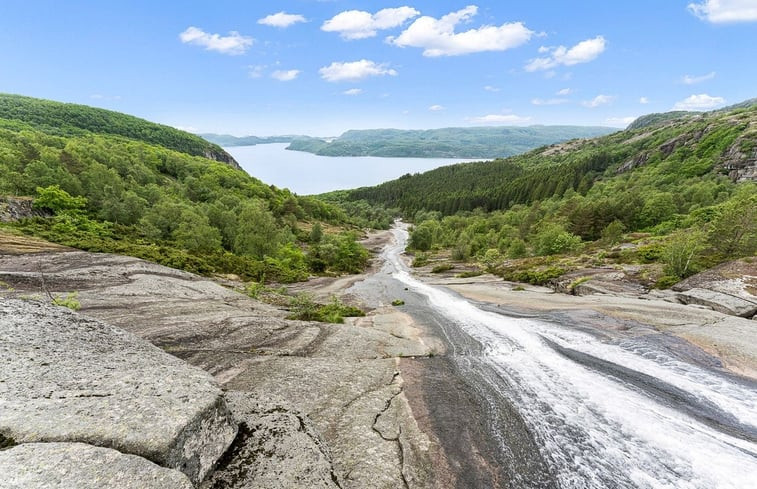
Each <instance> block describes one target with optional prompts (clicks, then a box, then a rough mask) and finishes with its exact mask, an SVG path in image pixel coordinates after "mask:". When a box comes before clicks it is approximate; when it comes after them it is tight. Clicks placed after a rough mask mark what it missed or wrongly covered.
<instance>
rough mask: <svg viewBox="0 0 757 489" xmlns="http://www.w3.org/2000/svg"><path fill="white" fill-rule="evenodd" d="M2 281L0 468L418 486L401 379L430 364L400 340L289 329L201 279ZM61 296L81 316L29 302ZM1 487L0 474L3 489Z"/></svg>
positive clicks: (422, 478)
mask: <svg viewBox="0 0 757 489" xmlns="http://www.w3.org/2000/svg"><path fill="white" fill-rule="evenodd" d="M0 281H2V282H4V283H6V284H7V285H8V286H9V287H11V288H12V289H13V290H6V291H5V292H4V293H3V295H4V296H5V298H0V304H1V305H2V307H1V308H0V337H2V338H0V340H1V341H0V345H2V347H0V356H2V358H0V447H2V446H3V445H11V446H12V447H11V448H10V449H6V450H2V448H0V450H2V451H0V464H3V463H4V464H5V465H4V466H3V467H6V466H8V465H9V464H10V466H20V465H22V464H18V463H17V464H13V463H10V462H8V460H20V459H19V458H18V457H21V456H23V457H25V460H29V459H34V458H35V457H36V455H34V454H35V453H39V454H40V455H39V456H40V457H43V456H44V457H52V458H50V460H51V462H50V465H49V466H50V467H54V466H55V464H54V463H53V462H52V461H54V460H61V458H60V455H54V456H53V455H49V454H48V455H43V453H42V452H37V451H35V450H33V445H39V443H36V442H78V443H79V444H86V445H84V446H85V447H89V446H98V447H107V448H110V449H112V450H114V451H117V454H118V455H123V456H126V455H125V454H129V455H128V456H129V457H132V456H135V457H133V458H130V459H128V460H134V459H136V460H139V462H138V463H140V464H144V463H152V464H154V465H156V467H157V466H159V467H163V468H165V469H170V470H172V471H173V472H172V473H175V474H178V475H179V476H183V475H184V476H186V478H187V479H188V480H189V481H191V483H192V484H193V485H194V487H200V488H204V489H209V488H247V487H249V488H252V487H266V488H298V487H302V488H305V487H308V488H333V487H355V488H362V487H366V488H368V487H370V488H395V487H427V486H428V481H429V478H430V477H431V475H430V474H431V467H430V465H431V464H430V462H429V455H428V450H429V441H428V438H427V437H426V435H425V434H424V433H423V432H422V431H421V430H420V429H419V428H418V425H417V423H416V421H415V418H414V417H413V413H412V411H411V409H410V406H409V404H408V402H407V400H406V399H405V397H404V393H403V380H402V376H401V373H400V372H399V370H398V364H399V360H398V359H399V358H400V357H403V356H410V355H426V354H428V353H429V349H428V347H426V346H425V344H424V343H423V342H421V341H419V340H418V338H417V337H415V336H414V335H413V334H411V333H412V332H411V331H408V332H407V337H403V334H404V333H403V332H402V331H399V332H398V331H385V330H384V329H382V328H377V327H372V326H371V324H370V321H368V322H364V323H361V324H354V325H350V324H345V325H332V324H322V323H310V322H302V321H289V320H285V319H283V316H284V314H285V313H284V312H283V311H280V310H278V309H276V308H274V307H272V306H269V305H266V304H262V303H260V302H257V301H254V300H252V299H250V298H248V297H246V296H244V295H241V294H238V293H236V292H234V291H232V290H229V289H226V288H224V287H221V286H220V285H218V284H216V283H214V282H212V281H210V280H207V279H204V278H202V277H198V276H195V275H192V274H188V273H185V272H181V271H177V270H173V269H169V268H166V267H162V266H159V265H155V264H152V263H148V262H144V261H142V260H138V259H134V258H130V257H121V256H114V255H107V254H93V253H85V252H80V251H66V252H54V253H48V252H44V253H33V254H21V255H0ZM72 291H77V292H78V294H79V296H78V299H79V300H80V302H81V306H82V307H81V310H80V311H79V313H72V312H69V311H67V310H65V309H62V308H57V307H54V306H47V305H43V304H41V303H40V302H37V301H34V300H32V301H30V300H28V299H29V298H31V299H35V298H37V299H42V298H45V296H46V294H47V292H50V293H51V294H54V295H63V294H66V293H68V292H72ZM22 296H23V297H25V298H26V299H27V300H13V299H10V297H22ZM30 330H34V332H30ZM144 340H147V341H149V342H150V343H152V345H150V344H148V343H147V342H146V341H144ZM153 345H156V346H157V347H159V348H156V346H153ZM161 350H163V351H161ZM165 352H169V353H171V354H172V355H169V354H167V353H165ZM176 357H178V358H176ZM182 360H184V361H182ZM185 362H186V363H185ZM188 364H189V365H188ZM190 365H193V366H194V367H193V366H190ZM196 367H200V368H196ZM211 376H212V377H213V378H211ZM29 420H34V423H31V422H29ZM13 445H15V446H13ZM22 448H23V453H20V452H19V451H20V450H21V449H22ZM74 449H75V448H70V447H68V448H65V450H74ZM55 457H58V458H57V459H56V458H55ZM40 460H41V459H40ZM123 463H127V464H128V463H129V462H128V461H125V462H123ZM135 463H136V462H135ZM23 465H24V466H26V465H27V464H26V463H24V464H23ZM38 465H39V464H38ZM159 467H158V468H159ZM51 470H52V469H51ZM85 473H90V474H91V472H87V471H86V470H85ZM144 473H145V477H147V478H148V479H146V482H145V484H144V486H143V487H152V486H150V484H149V483H148V482H149V477H153V476H152V475H150V474H151V472H150V471H145V472H144ZM12 477H20V475H19V474H18V473H15V474H14V473H13V472H12V471H6V470H1V471H0V486H2V487H5V486H4V484H10V483H11V482H12V481H13V480H15V479H12ZM172 477H173V476H172ZM43 480H45V481H46V482H45V483H44V484H42V485H38V486H37V487H48V486H50V484H49V480H48V479H43ZM177 480H179V481H180V479H177ZM177 484H178V485H177ZM73 486H74V485H69V487H73ZM24 487H29V486H24ZM31 487H34V486H33V485H32V486H31ZM52 487H55V486H54V485H53V486H52ZM60 487H63V485H61V486H60ZM81 487H86V486H84V485H83V486H81ZM165 487H182V485H181V482H178V483H176V484H174V485H173V486H171V485H168V484H166V485H165Z"/></svg>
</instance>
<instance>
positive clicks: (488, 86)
mask: <svg viewBox="0 0 757 489" xmlns="http://www.w3.org/2000/svg"><path fill="white" fill-rule="evenodd" d="M484 90H486V91H487V92H499V91H500V88H498V87H493V86H491V85H486V86H485V87H484Z"/></svg>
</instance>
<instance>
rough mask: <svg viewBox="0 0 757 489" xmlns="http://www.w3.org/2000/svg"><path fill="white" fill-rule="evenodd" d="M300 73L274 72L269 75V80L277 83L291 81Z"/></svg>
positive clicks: (290, 71) (288, 71)
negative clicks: (272, 79) (274, 80)
mask: <svg viewBox="0 0 757 489" xmlns="http://www.w3.org/2000/svg"><path fill="white" fill-rule="evenodd" d="M300 73H301V71H300V70H276V71H274V72H273V73H271V78H275V79H277V80H279V81H292V80H294V79H295V78H297V75H299V74H300Z"/></svg>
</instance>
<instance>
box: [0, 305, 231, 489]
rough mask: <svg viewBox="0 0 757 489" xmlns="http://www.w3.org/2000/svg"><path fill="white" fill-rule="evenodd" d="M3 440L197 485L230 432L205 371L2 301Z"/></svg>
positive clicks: (51, 310)
mask: <svg viewBox="0 0 757 489" xmlns="http://www.w3.org/2000/svg"><path fill="white" fill-rule="evenodd" d="M0 379H2V382H0V433H2V434H3V436H4V437H6V438H11V439H13V440H14V441H15V443H19V444H21V443H31V442H56V441H69V442H83V443H87V444H90V445H97V446H103V447H109V448H113V449H115V450H118V451H120V452H123V453H130V454H135V455H139V456H141V457H144V458H146V459H149V460H151V461H153V462H155V463H157V464H158V465H161V466H164V467H168V468H174V469H177V470H180V471H181V472H184V473H185V474H186V475H187V476H189V478H190V479H191V480H192V481H194V482H199V481H201V480H202V479H203V478H204V477H205V476H206V475H207V473H208V472H209V471H210V470H211V469H212V467H213V465H214V464H215V463H216V461H217V460H218V458H219V457H220V456H221V455H222V454H223V453H224V452H225V450H226V448H227V447H228V446H229V444H230V443H231V442H232V440H233V439H234V436H235V434H236V425H234V424H233V422H232V420H231V418H230V414H229V412H228V410H227V408H226V406H225V403H224V401H223V397H222V393H221V391H220V390H219V389H218V387H217V386H216V385H215V383H214V382H213V380H212V379H211V378H210V376H208V375H207V373H205V372H203V371H202V370H200V369H197V368H194V367H191V366H189V365H186V364H185V363H184V362H182V361H181V360H179V359H177V358H175V357H172V356H171V355H167V354H166V353H164V352H163V351H161V350H160V349H158V348H156V347H154V346H153V345H150V344H149V343H147V342H146V341H144V340H141V339H140V338H138V337H136V336H134V335H132V334H130V333H127V332H126V331H123V330H121V329H118V328H116V327H114V326H110V325H108V324H105V323H103V322H100V321H97V320H93V319H89V318H86V317H83V316H81V315H78V314H75V313H73V312H71V311H69V310H67V309H65V308H61V307H56V306H52V305H47V304H42V303H39V302H33V301H24V300H12V299H5V300H3V302H2V303H0Z"/></svg>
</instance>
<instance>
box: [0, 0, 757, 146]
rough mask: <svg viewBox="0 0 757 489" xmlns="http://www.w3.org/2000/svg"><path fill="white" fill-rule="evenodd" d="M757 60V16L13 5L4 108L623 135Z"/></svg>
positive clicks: (741, 76)
mask: <svg viewBox="0 0 757 489" xmlns="http://www.w3.org/2000/svg"><path fill="white" fill-rule="evenodd" d="M469 2H470V3H469ZM756 59H757V0H630V1H628V0H574V1H564V0H528V1H520V0H487V1H473V0H468V1H465V0H461V1H450V0H398V1H395V2H391V1H388V0H387V1H385V0H381V1H371V2H369V1H353V0H280V1H277V2H263V1H255V0H240V1H230V0H228V1H226V0H214V1H210V0H208V1H195V0H183V1H178V0H176V1H154V0H151V1H143V0H128V1H126V0H109V1H101V0H90V1H83V0H66V1H59V0H54V1H53V0H47V1H45V0H2V2H0V92H4V93H16V94H22V95H29V96H33V97H41V98H46V99H52V100H59V101H63V102H74V103H80V104H86V105H92V106H97V107H103V108H107V109H112V110H117V111H119V112H125V113H128V114H133V115H136V116H139V117H143V118H146V119H148V120H151V121H155V122H160V123H163V124H169V125H172V126H175V127H179V128H181V129H185V130H189V131H192V132H215V133H225V134H234V135H238V136H241V135H257V136H270V135H280V134H307V135H313V136H336V135H339V134H341V133H342V132H344V131H346V130H349V129H369V128H386V127H393V128H400V129H425V128H437V127H467V126H476V125H519V126H527V125H534V124H545V125H551V124H576V125H605V126H607V125H609V126H615V127H624V126H625V125H626V124H628V123H629V122H630V121H631V120H633V119H634V118H635V117H637V116H639V115H643V114H647V113H651V112H664V111H668V110H674V109H675V110H678V109H681V110H711V109H714V108H717V107H722V106H725V105H728V104H732V103H737V102H740V101H742V100H745V99H748V98H753V97H757V83H756V82H755V80H757V62H755V60H756Z"/></svg>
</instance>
